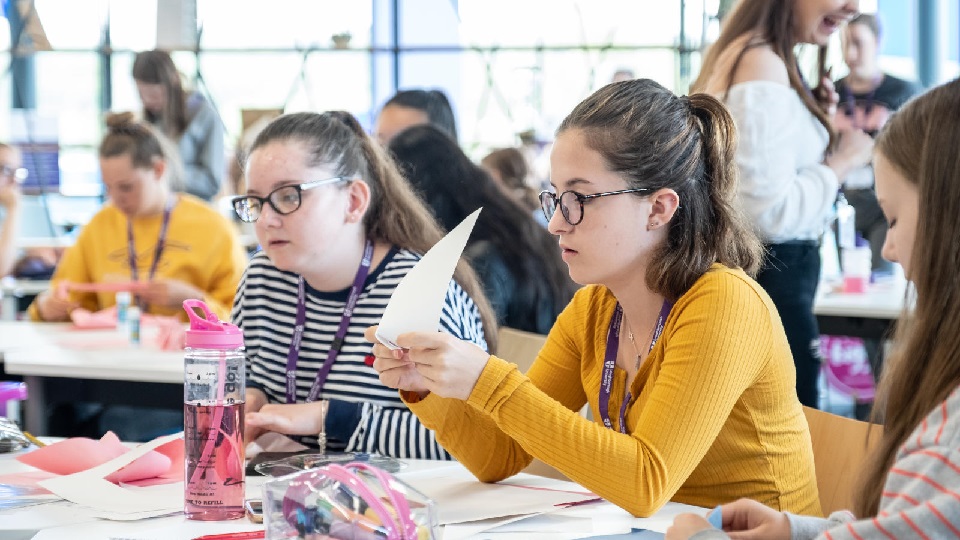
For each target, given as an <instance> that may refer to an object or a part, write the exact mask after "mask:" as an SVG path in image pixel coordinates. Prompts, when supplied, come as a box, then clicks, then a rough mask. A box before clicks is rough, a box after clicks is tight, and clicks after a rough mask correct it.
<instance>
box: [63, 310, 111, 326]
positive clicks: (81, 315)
mask: <svg viewBox="0 0 960 540" xmlns="http://www.w3.org/2000/svg"><path fill="white" fill-rule="evenodd" d="M70 320H71V321H73V326H74V328H77V329H79V330H104V329H110V328H116V327H117V306H112V307H108V308H107V309H101V310H100V311H96V312H93V311H90V310H88V309H84V308H77V309H75V310H73V311H71V312H70Z"/></svg>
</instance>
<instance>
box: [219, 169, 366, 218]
mask: <svg viewBox="0 0 960 540" xmlns="http://www.w3.org/2000/svg"><path fill="white" fill-rule="evenodd" d="M343 180H349V179H348V178H345V177H343V176H335V177H333V178H326V179H323V180H315V181H313V182H305V183H303V184H291V185H289V186H280V187H278V188H277V189H275V190H273V191H271V192H270V193H268V194H267V196H266V197H258V196H256V195H243V196H241V197H234V199H233V200H232V201H231V202H232V203H233V210H234V211H235V212H236V213H237V216H238V217H239V218H240V219H241V220H243V221H246V222H247V223H253V222H255V221H257V220H258V219H259V218H260V213H261V212H262V211H263V205H264V204H269V205H270V208H273V211H274V212H276V213H278V214H280V215H281V216H285V215H287V214H290V213H292V212H295V211H296V210H297V209H298V208H300V205H301V204H302V203H303V196H302V193H303V192H304V191H306V190H308V189H313V188H317V187H320V186H325V185H327V184H333V183H336V182H341V181H343Z"/></svg>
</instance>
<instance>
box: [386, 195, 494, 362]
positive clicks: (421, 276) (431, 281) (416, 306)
mask: <svg viewBox="0 0 960 540" xmlns="http://www.w3.org/2000/svg"><path fill="white" fill-rule="evenodd" d="M481 210H483V208H479V209H477V211H475V212H474V213H472V214H470V215H469V216H467V217H466V218H465V219H464V220H463V221H461V222H460V224H459V225H457V226H456V227H454V229H453V230H452V231H450V232H449V233H447V235H446V236H444V237H443V238H441V239H440V241H439V242H437V243H436V245H434V246H433V247H432V248H430V251H428V252H427V253H426V254H425V255H424V256H423V258H422V259H420V261H419V262H418V263H417V264H416V266H414V267H413V268H412V269H411V270H410V271H409V272H407V275H406V276H404V278H403V279H402V280H400V283H399V284H398V285H397V288H396V289H394V291H393V295H391V296H390V301H389V302H388V303H387V307H386V309H384V310H383V317H382V318H381V319H380V327H379V328H378V329H377V339H378V340H380V343H383V344H384V345H386V346H387V347H390V348H391V349H399V348H400V347H399V346H398V345H397V343H396V341H397V336H399V335H400V334H404V333H406V332H436V331H437V328H439V326H440V314H441V312H442V311H443V302H444V299H445V298H446V296H447V289H448V288H449V286H450V278H452V277H453V271H454V270H455V269H456V268H457V262H458V261H459V260H460V255H461V254H462V253H463V248H464V247H466V245H467V239H468V238H470V233H471V232H472V231H473V226H474V224H475V223H476V222H477V217H478V216H479V215H480V211H481Z"/></svg>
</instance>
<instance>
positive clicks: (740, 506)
mask: <svg viewBox="0 0 960 540" xmlns="http://www.w3.org/2000/svg"><path fill="white" fill-rule="evenodd" d="M720 511H721V514H722V518H723V530H724V531H726V532H727V534H728V535H730V538H733V539H741V540H790V520H789V519H788V518H787V515H786V514H784V513H783V512H780V511H778V510H774V509H773V508H770V507H769V506H766V505H764V504H761V503H758V502H757V501H754V500H751V499H740V500H738V501H734V502H732V503H730V504H725V505H723V506H722V507H721V509H720Z"/></svg>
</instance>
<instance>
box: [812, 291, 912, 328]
mask: <svg viewBox="0 0 960 540" xmlns="http://www.w3.org/2000/svg"><path fill="white" fill-rule="evenodd" d="M905 297H906V296H905V284H903V283H899V284H898V283H892V282H888V283H882V284H876V285H870V286H869V287H868V288H867V292H864V293H843V292H833V291H830V290H827V288H826V287H824V286H823V285H821V287H820V289H819V290H818V291H817V298H816V300H815V301H814V304H813V313H814V314H815V315H822V316H831V317H864V318H868V319H897V318H899V317H900V315H901V313H902V312H903V305H904V299H905Z"/></svg>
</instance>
